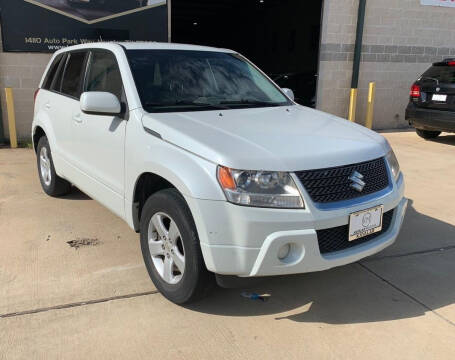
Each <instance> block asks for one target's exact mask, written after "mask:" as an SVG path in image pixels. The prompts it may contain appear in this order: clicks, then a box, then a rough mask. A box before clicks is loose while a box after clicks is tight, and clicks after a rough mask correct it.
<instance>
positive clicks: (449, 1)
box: [420, 0, 455, 7]
mask: <svg viewBox="0 0 455 360" xmlns="http://www.w3.org/2000/svg"><path fill="white" fill-rule="evenodd" d="M420 2H421V4H422V5H430V6H446V7H455V0H420Z"/></svg>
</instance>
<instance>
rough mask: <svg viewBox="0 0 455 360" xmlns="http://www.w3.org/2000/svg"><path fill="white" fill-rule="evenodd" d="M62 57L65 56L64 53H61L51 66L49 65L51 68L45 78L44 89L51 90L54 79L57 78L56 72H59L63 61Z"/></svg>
mask: <svg viewBox="0 0 455 360" xmlns="http://www.w3.org/2000/svg"><path fill="white" fill-rule="evenodd" d="M62 58H63V54H60V55H58V56H57V57H56V58H55V59H54V61H53V62H52V64H51V66H50V67H49V70H48V72H47V74H46V78H45V79H44V82H43V86H42V87H41V88H42V89H45V90H49V89H50V88H51V85H52V81H53V80H54V78H55V74H56V73H57V70H58V68H59V65H60V62H61V61H62Z"/></svg>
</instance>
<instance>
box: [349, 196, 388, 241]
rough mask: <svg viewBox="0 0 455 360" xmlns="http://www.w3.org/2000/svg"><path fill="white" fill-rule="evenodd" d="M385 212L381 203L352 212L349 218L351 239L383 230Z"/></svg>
mask: <svg viewBox="0 0 455 360" xmlns="http://www.w3.org/2000/svg"><path fill="white" fill-rule="evenodd" d="M383 212H384V206H383V205H379V206H376V207H374V208H371V209H367V210H362V211H358V212H355V213H352V214H351V216H350V218H349V241H354V240H357V239H360V238H363V237H364V236H367V235H371V234H374V233H376V232H378V231H381V230H382V213H383Z"/></svg>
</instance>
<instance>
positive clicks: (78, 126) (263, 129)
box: [33, 43, 407, 304]
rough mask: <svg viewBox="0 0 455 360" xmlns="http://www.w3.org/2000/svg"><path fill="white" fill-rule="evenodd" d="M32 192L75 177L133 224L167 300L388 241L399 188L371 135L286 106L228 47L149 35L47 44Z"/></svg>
mask: <svg viewBox="0 0 455 360" xmlns="http://www.w3.org/2000/svg"><path fill="white" fill-rule="evenodd" d="M33 143H34V147H35V150H36V153H37V162H38V170H39V176H40V180H41V184H42V187H43V189H44V191H45V192H46V193H47V194H49V195H51V196H58V195H63V194H65V193H67V192H69V191H70V190H71V184H74V185H75V186H77V187H78V188H80V189H81V190H82V191H84V192H85V193H87V194H88V195H90V196H91V197H93V198H94V199H96V200H98V201H99V202H100V203H102V204H103V205H105V206H106V207H107V208H109V209H110V210H111V211H113V212H114V213H115V214H117V215H118V216H120V217H121V218H123V219H124V220H125V221H126V222H127V223H128V225H129V226H130V227H131V228H132V229H134V230H135V231H137V232H140V238H141V248H142V253H143V257H144V261H145V265H146V267H147V270H148V272H149V274H150V277H151V279H152V280H153V282H154V283H155V285H156V287H157V288H158V289H159V290H160V291H161V292H162V293H163V294H164V296H166V297H167V298H168V299H170V300H171V301H173V302H175V303H180V304H182V303H187V302H190V301H193V300H195V299H196V298H198V297H201V296H202V295H203V294H205V293H206V290H207V289H209V288H210V287H211V286H210V285H211V284H213V283H214V279H215V276H214V274H219V275H235V276H239V277H258V276H269V275H282V274H295V273H304V272H311V271H319V270H324V269H329V268H332V267H335V266H340V265H344V264H348V263H352V262H355V261H357V260H359V259H362V258H363V257H365V256H369V255H372V254H374V253H377V252H378V251H380V250H382V249H384V248H385V247H387V246H389V245H391V244H392V243H393V242H394V241H395V239H396V237H397V235H398V233H399V231H400V227H401V224H402V220H403V216H404V214H405V210H406V205H407V200H406V199H405V198H404V197H403V191H404V181H403V176H402V174H401V172H400V169H399V165H398V162H397V160H396V158H395V155H394V154H393V152H392V150H391V148H390V146H389V144H388V142H387V141H386V140H385V139H384V138H383V137H382V136H381V135H379V134H377V133H375V132H373V131H370V130H368V129H366V128H364V127H362V126H359V125H356V124H352V123H350V122H348V121H346V120H343V119H340V118H337V117H335V116H332V115H328V114H325V113H322V112H319V111H316V110H313V109H310V108H306V107H303V106H300V105H297V104H296V103H295V102H294V101H293V100H292V91H290V90H289V89H284V90H283V89H280V88H278V87H277V86H276V85H275V84H274V83H273V82H272V81H271V80H270V79H269V78H268V77H267V76H265V75H264V73H262V72H261V71H260V70H259V69H258V68H256V67H255V66H254V65H253V64H251V63H250V62H249V61H248V60H246V59H245V58H244V57H242V56H241V55H239V54H238V53H236V52H234V51H231V50H225V49H215V48H208V47H201V46H189V45H176V44H160V43H118V44H115V43H109V44H108V43H97V44H86V45H79V46H75V47H70V48H66V49H64V50H61V51H58V52H57V53H56V54H55V55H54V57H53V58H52V60H51V61H50V64H49V66H48V68H47V69H46V72H45V74H44V76H43V79H42V81H41V85H40V88H39V89H38V90H37V93H36V95H35V113H34V120H33Z"/></svg>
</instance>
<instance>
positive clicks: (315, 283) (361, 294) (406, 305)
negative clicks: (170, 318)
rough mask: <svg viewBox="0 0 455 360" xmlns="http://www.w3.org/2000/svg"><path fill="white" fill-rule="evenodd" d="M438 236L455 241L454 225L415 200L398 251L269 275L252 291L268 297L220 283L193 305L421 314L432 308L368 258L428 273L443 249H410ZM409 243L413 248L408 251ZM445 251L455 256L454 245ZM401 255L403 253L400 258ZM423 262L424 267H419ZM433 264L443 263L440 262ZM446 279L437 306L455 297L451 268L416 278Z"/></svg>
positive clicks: (297, 316)
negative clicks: (244, 293) (373, 268)
mask: <svg viewBox="0 0 455 360" xmlns="http://www.w3.org/2000/svg"><path fill="white" fill-rule="evenodd" d="M439 237H444V238H446V239H447V240H450V241H451V244H452V245H453V246H454V247H455V226H453V225H451V224H448V223H445V222H442V221H440V220H438V219H435V218H431V217H429V216H426V215H424V214H421V213H418V212H417V211H416V210H415V209H414V208H413V207H412V202H410V204H409V208H408V213H407V216H406V219H405V224H404V227H403V230H402V233H401V235H400V237H399V238H398V240H397V242H398V243H399V244H400V250H401V251H400V252H399V254H395V255H393V254H392V255H390V256H388V257H385V258H376V259H375V258H370V259H366V260H364V261H363V262H362V265H361V264H352V265H348V266H344V267H340V268H336V269H332V270H329V271H324V272H319V273H309V274H301V275H293V276H282V277H270V278H265V279H263V280H264V281H263V282H262V283H261V284H260V285H257V286H256V287H254V288H253V289H249V291H254V292H256V293H258V294H270V298H269V300H268V301H267V302H261V301H259V300H250V299H247V298H243V297H242V296H241V293H242V291H244V290H245V289H229V290H227V289H218V290H216V291H215V292H214V294H213V295H212V296H210V297H208V298H207V299H204V300H203V301H201V302H199V303H197V304H194V305H192V306H189V307H188V308H189V309H191V310H193V311H198V312H203V313H208V314H215V315H221V316H237V317H242V316H259V315H274V316H275V319H276V320H292V321H296V322H316V323H318V322H320V323H327V324H352V323H367V322H377V321H389V320H396V319H403V318H412V317H417V316H422V315H424V314H425V313H426V312H427V311H428V309H427V308H425V307H424V306H422V305H421V304H419V303H417V302H416V301H415V300H413V299H412V298H411V297H409V296H407V295H406V293H404V292H402V291H400V290H399V289H397V288H395V287H394V286H397V285H396V284H394V286H392V285H390V284H389V283H387V282H386V281H383V280H382V279H381V277H380V274H378V275H376V274H375V273H374V272H373V271H371V272H370V271H367V270H366V269H365V268H364V266H365V267H367V268H368V269H369V268H370V266H369V264H372V263H379V262H385V261H389V260H388V259H393V261H392V262H390V264H389V263H387V264H386V265H385V266H386V267H389V268H390V267H393V270H391V271H392V273H400V272H404V271H411V269H412V271H416V272H419V271H425V273H426V274H427V273H428V271H427V269H428V267H432V263H433V264H434V263H438V262H439V258H440V254H439V253H435V252H429V254H427V255H425V254H419V255H415V254H411V255H408V256H406V253H412V252H414V251H420V252H424V253H425V251H427V250H434V248H435V245H434V244H432V243H431V240H432V239H437V238H439ZM415 243H417V244H419V247H418V248H416V247H415V246H414V244H415ZM408 248H409V250H410V251H406V250H407V249H408ZM441 253H442V252H441ZM443 253H444V254H449V255H450V256H453V258H454V259H455V249H454V248H452V250H447V251H445V252H443ZM430 254H431V255H430ZM397 255H398V256H400V258H399V259H396V256H397ZM417 256H420V257H421V258H422V259H424V261H422V264H421V263H420V261H412V260H411V259H414V260H416V257H417ZM407 262H409V263H412V267H410V266H405V264H407ZM423 263H424V264H423ZM419 266H420V267H422V268H420V269H419ZM444 266H445V268H443V269H444V270H445V271H450V272H451V273H452V274H453V273H454V272H455V261H452V262H445V263H444ZM416 267H417V268H416ZM447 267H449V268H448V269H447ZM434 268H435V269H436V268H438V269H441V266H439V267H437V266H434ZM444 274H445V272H444ZM441 279H446V280H444V283H443V284H439V283H438V284H437V288H438V289H439V290H438V293H437V295H436V296H437V300H436V301H434V299H433V301H431V306H433V309H434V310H437V309H438V308H440V307H443V306H446V305H450V304H452V303H454V302H455V282H453V281H451V280H450V277H447V275H446V274H445V275H444V276H441V274H440V273H438V271H434V272H433V273H431V272H430V273H429V274H427V275H426V276H425V279H424V280H423V281H418V283H417V284H413V286H414V287H416V286H417V287H419V288H420V291H424V289H426V287H427V286H430V287H431V285H432V286H433V287H434V283H435V282H441ZM391 283H393V281H391ZM302 307H303V309H302ZM297 309H298V310H297ZM302 310H303V311H302ZM296 311H297V313H295V312H296ZM286 312H288V313H286ZM289 312H290V314H289ZM282 313H284V314H282ZM278 314H279V315H278Z"/></svg>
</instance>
